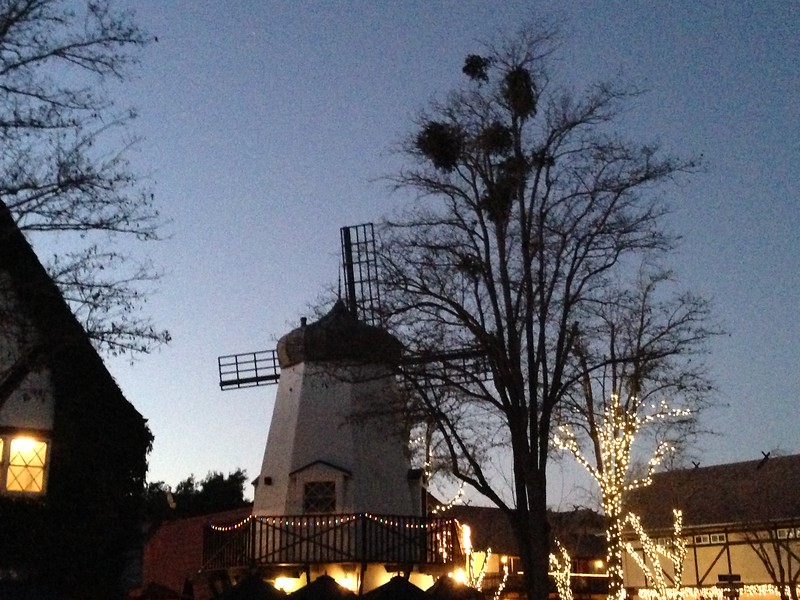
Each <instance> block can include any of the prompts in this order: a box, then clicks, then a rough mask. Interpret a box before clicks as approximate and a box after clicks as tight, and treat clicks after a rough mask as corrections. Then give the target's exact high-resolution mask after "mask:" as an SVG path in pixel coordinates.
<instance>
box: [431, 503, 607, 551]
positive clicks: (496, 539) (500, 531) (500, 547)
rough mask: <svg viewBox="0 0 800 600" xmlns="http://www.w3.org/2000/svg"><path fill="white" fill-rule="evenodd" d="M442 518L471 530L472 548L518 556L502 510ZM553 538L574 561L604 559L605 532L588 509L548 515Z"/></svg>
mask: <svg viewBox="0 0 800 600" xmlns="http://www.w3.org/2000/svg"><path fill="white" fill-rule="evenodd" d="M442 516H444V517H445V518H450V519H456V520H458V521H459V522H460V523H463V524H467V525H469V526H470V534H471V536H472V545H473V547H474V548H476V549H479V550H486V549H487V548H491V549H492V551H493V552H495V553H499V554H508V555H511V556H517V555H518V554H519V552H518V546H517V539H516V537H515V535H514V527H513V526H512V524H511V522H510V521H509V519H508V517H507V516H506V515H505V513H503V511H502V510H500V509H499V508H495V507H487V506H453V507H451V508H449V509H448V510H446V511H445V512H444V513H443V515H442ZM548 521H549V523H550V527H551V531H552V534H553V536H554V537H555V538H557V539H558V540H559V541H560V542H561V543H562V544H563V545H564V547H565V548H567V550H568V551H569V553H570V555H571V556H572V557H573V558H587V557H597V556H604V555H605V552H606V550H605V530H604V529H603V518H602V516H601V515H599V514H597V513H596V512H594V511H591V510H589V509H579V510H574V511H568V512H554V511H551V512H549V514H548Z"/></svg>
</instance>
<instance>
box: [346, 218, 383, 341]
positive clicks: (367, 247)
mask: <svg viewBox="0 0 800 600" xmlns="http://www.w3.org/2000/svg"><path fill="white" fill-rule="evenodd" d="M339 232H340V235H341V240H342V270H343V272H344V273H343V274H344V289H345V297H346V302H347V308H348V309H349V310H350V313H351V314H352V315H353V316H354V317H356V318H357V319H360V320H361V321H363V322H365V323H368V324H370V325H376V326H380V325H381V317H380V315H381V311H380V308H381V307H380V302H381V297H380V290H379V289H378V263H377V260H376V252H375V228H374V226H373V224H372V223H364V224H361V225H351V226H349V227H342V228H341V229H340V230H339Z"/></svg>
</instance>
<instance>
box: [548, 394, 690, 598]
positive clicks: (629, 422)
mask: <svg viewBox="0 0 800 600" xmlns="http://www.w3.org/2000/svg"><path fill="white" fill-rule="evenodd" d="M648 409H649V411H651V412H647V413H644V412H643V411H645V410H648ZM691 414H692V413H691V411H690V410H688V409H684V408H671V407H670V406H669V405H668V404H667V402H666V401H662V402H661V403H660V404H657V405H656V404H650V405H649V406H646V405H644V404H642V403H641V402H639V400H638V399H637V398H636V397H631V398H629V399H628V403H627V405H626V406H623V405H622V403H621V401H620V397H619V395H617V394H612V395H611V398H610V400H609V402H607V403H606V405H605V407H604V410H603V414H602V416H601V417H600V418H599V419H598V420H597V422H596V428H595V430H594V433H595V435H596V439H595V440H594V441H595V443H596V444H597V447H598V449H599V456H597V457H595V458H596V460H597V464H592V463H591V462H590V461H589V460H588V459H587V457H586V456H585V455H584V453H583V451H582V450H581V447H580V444H579V443H578V439H577V437H576V435H575V432H574V431H573V430H572V429H571V428H570V427H568V426H566V425H562V426H561V427H559V428H558V430H557V432H556V433H555V434H554V436H553V444H554V445H555V446H556V447H558V448H561V449H563V450H566V451H567V452H569V453H570V454H572V456H573V457H574V458H575V460H576V461H577V462H578V464H580V465H581V466H582V467H583V468H584V469H586V471H587V472H588V473H589V474H590V475H591V476H592V478H593V479H594V480H595V481H596V482H597V484H598V486H599V487H600V494H601V504H602V507H603V512H604V514H605V516H606V519H607V521H608V526H607V527H606V542H607V546H608V549H607V555H606V564H607V574H608V583H609V598H612V599H613V600H623V599H624V598H625V595H626V594H625V587H624V573H623V569H622V563H623V554H624V552H625V549H626V548H625V544H624V542H623V537H622V534H623V528H624V526H625V514H624V512H623V508H622V506H623V499H624V497H625V495H626V494H627V492H630V491H631V490H635V489H637V488H640V487H644V486H647V485H650V483H651V482H652V475H653V473H654V472H655V470H656V468H657V467H658V465H659V464H660V463H661V462H662V461H663V460H664V458H665V457H666V456H667V455H668V454H669V453H670V452H672V450H673V449H674V448H673V447H672V446H671V445H670V444H668V443H666V442H662V443H660V444H659V445H658V446H657V447H656V449H655V451H654V452H653V455H652V456H651V458H650V460H649V461H648V463H647V471H646V474H645V475H644V476H643V477H640V478H638V479H633V480H629V479H628V477H629V473H630V462H631V450H632V447H633V442H634V439H635V437H636V435H637V434H638V433H639V431H641V429H642V428H643V427H645V426H647V425H650V424H652V423H654V422H656V421H664V420H671V419H682V418H686V417H688V416H690V415H691Z"/></svg>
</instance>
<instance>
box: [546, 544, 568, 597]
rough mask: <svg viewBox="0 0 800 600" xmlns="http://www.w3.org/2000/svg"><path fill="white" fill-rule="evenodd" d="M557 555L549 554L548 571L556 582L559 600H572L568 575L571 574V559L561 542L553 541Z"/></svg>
mask: <svg viewBox="0 0 800 600" xmlns="http://www.w3.org/2000/svg"><path fill="white" fill-rule="evenodd" d="M555 543H556V550H557V551H558V553H557V554H552V553H551V554H550V569H551V573H550V575H552V577H553V579H554V580H555V582H556V591H557V592H558V597H559V598H560V600H572V586H571V585H570V573H571V572H572V558H570V555H569V553H568V552H567V550H566V548H564V546H562V545H561V542H559V541H558V540H555Z"/></svg>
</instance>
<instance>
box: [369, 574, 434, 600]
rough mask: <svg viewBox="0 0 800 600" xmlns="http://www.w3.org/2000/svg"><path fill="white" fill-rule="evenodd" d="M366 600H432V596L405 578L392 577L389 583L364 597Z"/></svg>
mask: <svg viewBox="0 0 800 600" xmlns="http://www.w3.org/2000/svg"><path fill="white" fill-rule="evenodd" d="M362 598H364V600H430V596H429V595H428V594H426V593H425V592H423V591H422V590H421V589H419V588H418V587H417V586H415V585H414V584H413V583H411V582H410V581H408V580H407V579H406V578H405V577H400V576H399V575H398V576H396V577H392V578H391V579H390V580H389V581H388V582H386V583H384V584H383V585H382V586H380V587H376V588H375V589H374V590H370V591H369V592H367V593H366V594H364V595H363V596H362Z"/></svg>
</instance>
